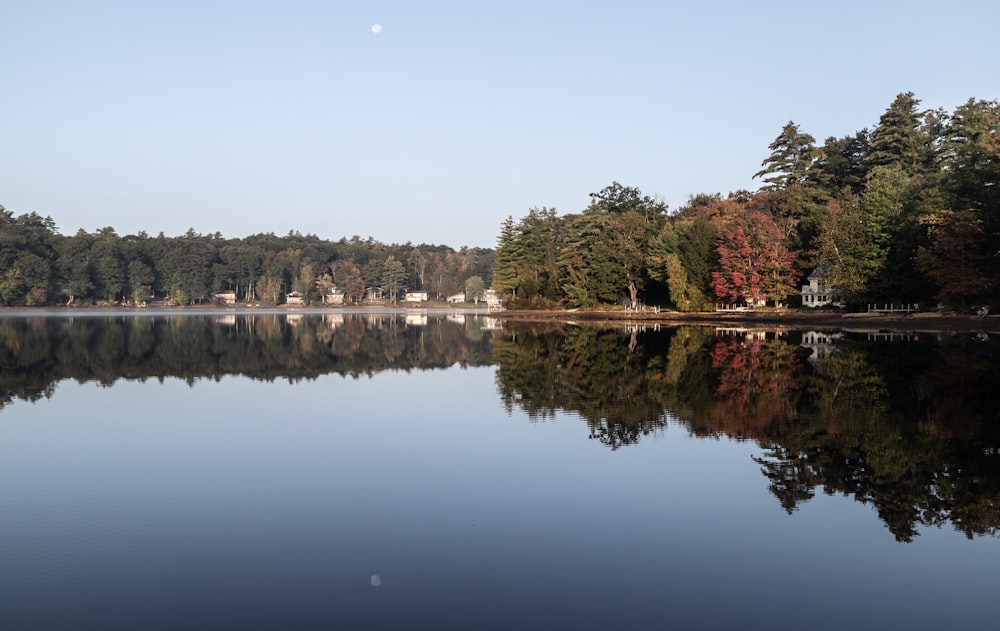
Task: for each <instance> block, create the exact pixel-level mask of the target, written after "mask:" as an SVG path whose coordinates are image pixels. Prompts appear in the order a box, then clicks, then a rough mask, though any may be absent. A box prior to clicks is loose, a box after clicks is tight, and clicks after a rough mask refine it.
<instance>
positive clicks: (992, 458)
mask: <svg viewBox="0 0 1000 631" xmlns="http://www.w3.org/2000/svg"><path fill="white" fill-rule="evenodd" d="M637 336H638V339H636V337H637ZM494 358H495V359H496V361H497V363H498V368H497V379H498V383H499V389H500V395H501V397H502V398H503V401H504V403H505V405H507V406H508V407H509V408H512V407H514V406H516V407H518V408H521V409H523V410H524V411H525V412H527V413H528V414H529V416H530V417H532V418H535V419H545V418H548V417H550V416H552V415H553V413H554V411H555V410H567V411H572V412H575V413H576V414H578V415H579V416H580V417H581V418H583V419H585V420H586V422H587V425H588V427H589V428H590V435H591V436H592V437H593V438H595V439H597V440H600V441H601V442H602V443H604V444H606V445H608V446H609V447H610V448H612V449H618V448H621V447H623V446H626V445H631V444H634V443H636V442H638V441H639V440H640V439H642V438H643V437H644V436H647V435H649V434H655V433H657V432H658V431H661V430H663V429H664V428H665V427H666V426H667V425H668V423H669V422H671V421H673V422H676V423H678V424H679V425H681V426H683V427H685V428H686V429H687V430H688V431H689V432H690V433H692V434H694V435H698V436H706V437H708V436H728V437H733V438H737V439H743V440H753V441H755V442H757V443H758V444H759V445H760V446H761V447H762V449H763V455H762V456H761V457H759V458H757V462H758V463H759V464H760V467H761V472H762V473H763V475H764V476H765V477H766V478H767V480H768V484H769V487H770V490H771V493H772V494H773V495H774V496H775V498H777V500H778V502H779V503H780V505H781V506H782V508H784V509H785V510H786V511H788V512H792V511H794V510H796V508H797V507H798V506H799V505H800V504H801V503H803V502H805V501H808V500H809V499H810V498H812V497H813V496H814V495H815V493H816V492H817V491H822V492H824V493H827V494H843V495H846V496H849V497H853V498H854V499H856V500H858V501H860V502H863V503H866V504H870V505H872V506H874V508H875V509H876V510H877V512H878V514H879V516H880V517H881V519H882V520H883V521H884V522H885V524H886V525H887V526H888V528H889V530H890V531H891V532H892V533H893V535H895V537H896V538H897V539H899V540H900V541H909V540H911V539H912V538H913V537H914V536H915V535H916V528H917V526H918V525H920V524H923V525H931V526H939V525H942V524H946V523H950V524H951V525H952V526H954V527H955V528H956V529H957V530H959V531H961V532H962V533H964V534H965V535H966V536H968V537H970V538H971V537H972V536H974V535H996V534H997V532H998V526H1000V416H998V395H997V391H996V372H995V368H996V366H997V361H998V359H1000V350H998V345H997V343H996V341H993V340H990V339H988V338H985V339H984V338H982V337H981V336H980V337H972V336H959V335H954V336H922V335H921V336H918V335H913V334H902V335H900V334H891V333H882V332H871V333H869V332H860V333H830V332H819V331H807V332H790V331H786V332H777V333H774V332H765V331H760V330H744V329H719V330H712V329H707V328H700V329H696V328H678V329H664V330H661V331H653V330H650V331H641V332H637V331H631V332H628V331H620V330H594V329H584V328H575V327H566V328H563V327H556V326H552V327H549V328H548V329H547V330H543V329H538V328H528V327H515V328H513V329H512V330H511V332H510V334H509V335H508V336H506V337H505V338H504V339H501V340H498V341H497V342H495V352H494Z"/></svg>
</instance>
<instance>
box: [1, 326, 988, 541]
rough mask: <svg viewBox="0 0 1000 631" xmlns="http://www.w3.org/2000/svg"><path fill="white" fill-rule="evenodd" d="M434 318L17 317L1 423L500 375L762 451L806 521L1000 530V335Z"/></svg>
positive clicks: (528, 390) (627, 434)
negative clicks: (454, 372) (867, 514)
mask: <svg viewBox="0 0 1000 631" xmlns="http://www.w3.org/2000/svg"><path fill="white" fill-rule="evenodd" d="M420 324H421V326H407V325H406V323H405V320H404V319H402V318H400V317H399V316H397V315H393V314H378V313H367V314H364V315H361V314H356V315H355V314H339V313H330V314H327V315H326V316H309V317H285V316H283V315H245V314H240V315H237V314H224V315H217V316H214V317H195V316H171V317H153V316H117V317H109V318H104V317H83V318H80V317H72V318H71V317H52V318H0V410H2V407H3V406H4V405H6V404H7V403H8V402H10V401H11V400H13V399H15V398H17V399H22V400H28V401H35V400H37V399H39V398H42V397H48V396H51V395H52V393H53V391H54V389H55V388H56V387H57V384H58V382H59V381H62V380H65V379H72V380H76V381H80V382H84V381H97V382H99V383H101V384H105V385H110V384H113V383H114V382H115V381H117V380H119V379H133V380H145V379H150V378H155V379H163V378H166V377H176V378H181V379H185V380H187V381H188V382H189V383H192V382H194V381H195V380H198V379H205V378H207V379H219V378H220V377H221V376H224V375H230V374H238V375H244V376H247V377H251V378H254V379H261V380H274V379H288V380H289V381H297V380H300V379H314V378H317V377H319V376H320V375H324V374H331V373H335V374H342V375H345V376H352V377H359V376H362V375H371V374H374V373H377V372H380V371H383V370H413V369H434V368H445V367H448V366H453V365H463V366H484V365H490V364H495V366H496V384H497V392H498V394H499V397H500V399H501V401H502V403H503V405H504V406H505V407H506V409H507V410H508V412H510V411H513V410H514V409H515V408H516V409H518V410H521V411H523V412H524V413H525V414H526V415H527V416H528V417H529V419H531V420H546V419H551V418H554V417H555V415H556V414H557V413H559V412H565V413H570V414H573V415H575V416H578V417H580V418H581V419H583V420H584V421H585V422H586V424H587V427H588V434H589V436H590V437H591V438H592V439H594V440H596V441H599V442H600V443H602V444H604V445H607V446H608V447H610V448H611V449H612V450H617V449H621V448H622V447H625V446H628V445H633V444H635V443H637V442H639V441H640V440H642V439H643V438H645V437H648V436H651V435H655V434H657V433H659V432H662V431H664V430H665V429H666V428H667V426H668V425H674V426H679V427H683V428H684V429H685V430H686V431H688V432H689V433H691V434H692V435H695V436H726V437H731V438H734V439H737V440H752V441H754V442H756V443H757V444H758V445H759V446H760V447H761V450H762V453H761V455H760V456H759V457H757V458H756V461H757V462H758V464H759V465H760V468H761V472H762V473H763V475H764V476H765V477H766V479H767V480H768V484H769V488H770V490H771V493H772V494H773V495H774V496H775V497H776V498H777V500H778V502H779V503H780V505H781V507H782V508H783V509H784V510H786V511H788V512H790V513H791V512H793V511H795V510H796V508H797V507H798V506H799V505H801V504H802V503H803V502H806V501H808V500H809V499H810V498H812V497H813V496H814V495H815V493H816V492H817V490H821V491H822V492H823V493H826V494H843V495H846V496H849V497H853V498H855V499H856V500H858V501H860V502H864V503H866V504H869V505H871V506H873V507H874V508H875V509H876V511H877V512H878V514H879V516H880V518H881V519H882V520H883V521H884V522H885V524H886V525H887V526H888V528H889V529H890V531H891V532H892V533H893V534H894V535H895V536H896V538H897V539H899V540H901V541H909V540H911V539H912V538H913V537H914V536H915V535H916V534H917V527H918V526H920V525H930V526H939V525H944V524H951V525H952V526H953V527H954V528H956V529H957V530H959V531H961V532H962V533H964V534H965V535H966V536H968V537H972V536H975V535H993V536H995V535H997V533H998V527H1000V414H998V393H997V391H996V374H995V368H996V366H997V363H998V359H1000V348H998V346H1000V344H998V341H997V340H995V339H989V338H984V337H982V336H980V337H978V338H977V337H971V336H960V335H945V336H930V335H920V336H908V337H907V339H905V340H892V339H886V337H887V336H885V335H868V334H865V333H844V334H839V333H830V332H805V333H803V332H793V331H785V332H780V333H775V332H763V331H758V330H719V331H717V330H714V329H709V328H690V327H681V328H663V329H659V330H655V329H649V330H641V329H631V330H622V329H615V328H598V327H579V326H570V325H561V324H544V325H528V324H523V323H507V324H505V325H504V328H503V330H502V332H501V333H500V334H496V335H492V334H489V333H490V331H489V329H491V328H492V327H493V326H495V324H494V323H492V322H491V321H489V320H487V319H486V318H484V317H482V316H478V315H477V316H469V317H464V316H463V317H459V318H451V319H449V318H429V319H427V320H426V322H425V321H424V320H423V319H421V320H420Z"/></svg>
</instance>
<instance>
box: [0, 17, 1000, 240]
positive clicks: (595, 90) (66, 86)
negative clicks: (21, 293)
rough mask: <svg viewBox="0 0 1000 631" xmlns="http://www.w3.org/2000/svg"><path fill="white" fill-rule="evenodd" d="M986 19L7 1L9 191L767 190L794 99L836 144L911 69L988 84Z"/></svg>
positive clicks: (338, 206) (363, 195) (16, 194)
mask: <svg viewBox="0 0 1000 631" xmlns="http://www.w3.org/2000/svg"><path fill="white" fill-rule="evenodd" d="M996 24H1000V3H995V2H986V1H985V0H976V1H970V0H952V1H951V2H948V3H940V2H933V3H932V2H928V1H924V0H911V1H903V0H900V1H898V2H897V1H879V0H868V1H866V2H860V1H855V0H845V1H841V2H838V3H805V2H767V1H761V2H753V3H751V2H741V1H732V2H729V1H712V0H702V1H700V2H683V3H681V2H678V3H674V2H664V1H637V0H616V1H615V2H610V1H606V2H593V1H588V0H578V1H574V2H568V1H561V2H555V1H551V2H546V1H544V0H532V1H522V0H506V1H505V2H477V1H475V0H464V1H437V0H423V1H421V2H417V1H415V0H408V1H391V0H371V1H352V0H338V1H305V0H285V1H282V2H277V1H274V2H257V1H253V0H243V1H240V2H228V1H217V2H212V1H210V0H200V1H194V2H190V1H187V0H171V1H169V2H161V1H159V0H147V1H143V2H134V1H131V0H130V1H127V2H126V1H123V2H107V1H102V0H91V1H88V2H78V1H76V0H73V1H65V2H60V1H55V0H6V1H5V2H3V3H0V30H2V34H3V35H2V39H0V41H2V42H3V44H2V52H0V204H2V205H3V206H5V207H6V208H7V209H8V210H9V211H11V212H13V213H14V214H15V215H20V214H23V213H29V212H37V213H38V214H40V215H42V216H49V217H52V219H53V220H54V221H55V223H56V226H57V228H58V230H59V232H60V233H62V234H75V233H76V232H77V230H78V229H81V228H82V229H84V230H86V231H88V232H93V231H96V230H98V229H100V228H103V227H106V226H110V227H112V228H114V229H115V230H116V231H117V232H118V234H120V235H126V234H136V233H138V232H139V231H146V232H147V233H149V234H150V235H156V234H158V233H160V232H163V233H164V234H165V235H167V236H177V235H180V234H183V233H185V232H187V230H188V229H194V231H195V232H197V233H201V234H210V233H215V232H221V233H222V235H223V236H224V237H232V238H237V237H245V236H249V235H253V234H257V233H266V232H273V233H275V234H277V235H285V234H288V232H289V231H298V232H301V233H303V234H315V235H317V236H319V237H320V238H323V239H330V240H339V239H340V238H343V237H347V238H351V237H352V236H355V235H356V236H360V237H362V238H368V237H372V238H374V239H376V240H379V241H382V242H384V243H400V244H402V243H406V242H411V243H413V244H420V243H427V244H440V245H449V246H452V247H456V248H457V247H461V246H466V245H467V246H472V247H495V245H496V237H497V235H498V234H499V232H500V226H501V224H502V223H503V221H504V219H506V218H507V217H508V216H511V217H514V219H515V220H516V219H518V218H520V217H523V216H524V215H526V214H527V213H528V211H529V210H530V209H531V208H533V207H537V208H542V207H547V208H554V209H556V211H557V212H558V213H559V214H566V213H577V212H580V211H582V210H583V209H584V208H585V207H586V206H587V204H588V202H589V201H590V197H589V194H590V193H595V192H597V191H599V190H601V189H602V188H604V187H605V186H608V185H609V184H611V183H612V182H615V181H617V182H620V183H621V184H623V185H625V186H632V187H637V188H639V189H640V190H641V191H642V192H643V193H644V194H646V195H650V196H653V197H656V198H658V199H660V200H662V201H664V202H666V203H667V204H668V205H669V207H670V208H671V209H674V210H676V209H677V208H679V207H680V206H683V205H684V204H685V202H686V201H687V200H688V199H689V198H690V196H691V195H695V194H700V193H721V194H723V195H725V194H727V193H728V192H730V191H735V190H739V189H747V190H756V189H757V188H759V186H760V182H759V180H753V179H752V175H753V174H754V173H755V172H756V171H757V170H759V168H760V165H761V162H762V161H763V160H764V159H765V158H766V157H767V155H768V149H767V146H768V145H769V144H770V143H771V142H772V141H773V140H774V138H775V137H776V136H777V135H778V133H779V132H780V131H781V128H782V127H783V126H784V125H785V124H786V123H787V122H788V121H790V120H791V121H794V122H795V123H797V124H798V125H799V127H800V129H801V131H803V132H806V133H809V134H811V135H813V136H814V137H815V138H816V140H817V142H818V143H819V144H822V142H823V141H824V140H825V139H826V138H828V137H830V136H836V137H841V136H846V135H853V134H854V133H855V132H857V131H859V130H861V129H863V128H866V127H867V128H871V127H873V126H874V125H876V124H877V123H878V119H879V117H880V116H881V115H882V114H883V113H884V112H885V110H886V109H887V108H888V107H889V105H890V104H891V103H892V101H893V99H894V98H895V97H896V95H898V94H900V93H902V92H908V91H909V92H913V93H914V94H915V95H916V97H917V98H918V99H920V100H921V107H925V108H944V109H945V110H946V111H948V112H951V111H953V110H954V109H955V108H956V107H957V106H959V105H961V104H963V103H965V102H966V101H968V100H969V99H970V98H976V99H983V100H996V99H998V98H1000V46H998V45H997V42H996V38H995V35H994V33H993V30H994V29H995V26H996ZM375 25H379V27H380V28H373V27H374V26H375ZM376 31H378V32H376Z"/></svg>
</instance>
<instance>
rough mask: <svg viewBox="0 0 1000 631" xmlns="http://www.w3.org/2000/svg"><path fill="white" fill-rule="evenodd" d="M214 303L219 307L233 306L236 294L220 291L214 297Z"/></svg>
mask: <svg viewBox="0 0 1000 631" xmlns="http://www.w3.org/2000/svg"><path fill="white" fill-rule="evenodd" d="M214 298H215V302H216V303H218V304H220V305H235V304H236V292H235V291H220V292H219V293H217V294H215V296H214Z"/></svg>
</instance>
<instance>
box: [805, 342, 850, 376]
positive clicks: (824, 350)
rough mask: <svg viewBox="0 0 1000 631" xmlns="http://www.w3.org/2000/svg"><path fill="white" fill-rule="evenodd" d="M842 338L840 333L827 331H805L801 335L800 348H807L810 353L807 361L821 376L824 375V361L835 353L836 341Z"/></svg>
mask: <svg viewBox="0 0 1000 631" xmlns="http://www.w3.org/2000/svg"><path fill="white" fill-rule="evenodd" d="M841 338H843V335H842V334H840V333H831V332H829V331H806V332H805V333H803V334H802V343H801V344H800V346H801V347H802V348H807V349H809V350H810V351H812V352H811V353H810V354H809V359H807V360H806V361H808V362H809V363H810V364H811V365H812V367H813V368H815V369H816V370H817V371H818V372H819V373H820V374H821V375H825V374H826V371H825V370H824V364H823V362H824V360H826V359H827V358H829V357H830V355H833V353H834V351H836V350H837V349H836V346H835V344H836V342H837V340H839V339H841Z"/></svg>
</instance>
